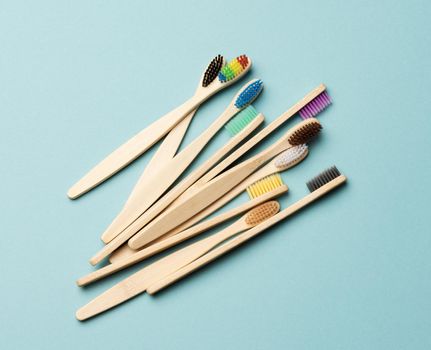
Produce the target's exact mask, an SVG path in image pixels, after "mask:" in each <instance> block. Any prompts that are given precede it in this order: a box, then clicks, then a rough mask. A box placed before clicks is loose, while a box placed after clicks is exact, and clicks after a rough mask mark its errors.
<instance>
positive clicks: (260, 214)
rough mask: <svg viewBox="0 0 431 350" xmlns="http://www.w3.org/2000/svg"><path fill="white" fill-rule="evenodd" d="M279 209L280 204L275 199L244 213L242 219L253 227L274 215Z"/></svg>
mask: <svg viewBox="0 0 431 350" xmlns="http://www.w3.org/2000/svg"><path fill="white" fill-rule="evenodd" d="M279 210H280V204H279V203H278V202H277V201H269V202H265V203H263V204H261V205H259V206H257V207H255V208H253V209H252V210H250V211H249V212H248V213H247V214H246V215H244V216H245V219H244V220H245V223H246V224H247V225H248V226H250V227H253V226H256V225H258V224H260V223H261V222H264V221H265V220H267V219H269V218H270V217H271V216H274V215H275V214H277V213H278V212H279Z"/></svg>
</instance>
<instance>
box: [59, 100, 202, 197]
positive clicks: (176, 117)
mask: <svg viewBox="0 0 431 350" xmlns="http://www.w3.org/2000/svg"><path fill="white" fill-rule="evenodd" d="M200 102H201V99H200V98H198V97H196V95H195V96H193V97H192V98H191V99H189V100H188V101H186V102H185V103H183V104H182V105H181V106H179V107H177V108H176V109H174V110H173V111H171V112H169V113H168V114H166V115H165V116H163V117H161V118H159V119H157V120H156V121H155V122H153V123H152V124H150V125H149V126H148V127H146V128H145V129H144V130H142V131H141V132H140V133H138V134H137V135H135V136H134V137H132V138H131V139H130V140H128V141H127V142H126V143H124V144H123V145H121V146H120V147H119V148H117V149H116V150H115V151H114V152H112V153H111V154H110V155H108V156H107V157H106V158H105V159H103V160H102V161H101V162H100V163H99V164H97V165H96V166H95V167H94V168H93V169H91V170H90V171H89V172H88V173H87V174H86V175H85V176H84V177H82V178H81V179H80V180H79V181H78V182H77V183H75V184H74V185H73V186H72V187H71V188H70V189H69V191H68V193H67V195H68V196H69V198H71V199H75V198H78V197H79V196H81V195H83V194H84V193H86V192H88V191H90V190H91V189H93V188H94V187H96V186H97V185H99V184H101V183H102V182H104V181H105V180H107V179H108V178H110V177H111V176H112V175H114V174H115V173H117V172H118V171H120V170H121V169H123V168H124V167H125V166H127V165H129V164H130V163H131V162H133V161H134V160H135V159H136V158H138V157H139V156H141V155H142V154H143V153H144V152H145V151H146V150H148V149H149V148H150V147H151V146H152V145H154V144H155V143H156V142H157V141H159V140H160V139H161V138H162V137H163V136H165V135H166V134H167V133H168V132H169V130H171V129H172V128H173V127H174V126H175V125H176V124H178V123H179V122H180V121H181V120H182V119H184V118H185V117H186V116H187V115H188V114H189V113H190V112H191V111H192V110H193V109H195V108H196V107H197V106H198V105H199V103H200Z"/></svg>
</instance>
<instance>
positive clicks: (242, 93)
mask: <svg viewBox="0 0 431 350" xmlns="http://www.w3.org/2000/svg"><path fill="white" fill-rule="evenodd" d="M220 74H221V73H220ZM262 89H263V82H262V80H260V79H254V80H252V81H250V82H248V83H246V84H245V85H244V86H243V87H242V88H241V89H240V90H239V91H238V93H237V94H236V95H235V97H234V98H233V99H232V101H231V102H230V103H229V105H228V107H227V108H226V109H225V111H224V112H223V113H222V114H221V115H220V116H219V117H218V118H217V119H216V120H215V121H214V122H213V123H212V124H211V125H210V126H209V127H208V128H207V129H206V130H205V131H204V132H203V133H202V134H201V135H200V136H199V137H198V138H196V139H195V140H194V141H193V142H191V143H190V144H189V145H188V146H187V147H186V148H185V149H184V150H182V151H181V152H179V153H178V154H177V155H176V156H175V157H174V158H173V159H171V160H169V161H167V162H166V163H165V164H164V165H163V166H162V167H161V168H160V169H159V171H158V172H157V173H154V174H152V176H151V178H150V179H148V180H147V181H146V183H145V186H141V187H140V188H138V192H136V193H135V199H134V200H133V202H132V203H131V202H129V204H128V205H127V207H126V208H124V210H122V211H121V212H120V213H119V214H118V216H117V217H116V218H115V219H114V221H113V222H112V223H111V225H110V226H109V227H108V228H107V229H106V231H105V232H104V233H103V235H102V239H103V241H105V242H106V241H107V242H109V241H111V240H112V239H113V238H115V237H116V236H117V235H118V234H120V233H121V232H122V231H123V230H124V229H125V228H126V227H127V226H129V225H130V224H131V223H132V222H133V221H135V220H136V219H137V218H138V217H139V216H140V215H142V214H143V213H144V212H145V211H146V210H147V209H148V208H149V207H150V206H151V205H152V204H153V203H154V202H155V201H156V200H157V199H158V198H159V197H160V196H161V195H162V194H163V193H164V192H165V191H166V190H167V189H168V188H169V186H171V185H172V184H173V183H174V182H175V180H176V179H177V178H178V177H179V176H180V175H181V174H182V173H183V172H184V170H186V169H187V168H188V166H189V165H190V164H191V163H192V161H193V160H194V159H195V158H196V157H197V156H198V154H199V153H200V152H201V150H202V149H203V148H204V147H205V146H206V145H207V144H208V142H209V141H210V140H211V139H212V138H213V137H214V136H215V135H216V134H217V132H218V131H219V130H220V129H221V128H222V127H223V126H224V125H225V124H226V123H227V122H229V121H230V120H231V119H232V118H233V117H234V116H235V115H236V114H238V113H239V112H240V111H241V110H243V109H244V108H246V107H247V106H249V105H250V104H251V103H252V102H253V101H254V100H255V99H256V98H257V97H258V96H259V94H260V92H261V91H262ZM247 116H248V115H247ZM249 122H250V120H249V119H246V120H243V124H244V126H245V125H247V124H249Z"/></svg>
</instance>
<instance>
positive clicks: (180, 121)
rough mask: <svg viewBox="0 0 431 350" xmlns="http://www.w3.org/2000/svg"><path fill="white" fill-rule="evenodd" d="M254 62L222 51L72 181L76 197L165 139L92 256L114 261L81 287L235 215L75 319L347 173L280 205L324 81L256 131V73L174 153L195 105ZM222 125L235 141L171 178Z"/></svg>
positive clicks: (175, 275)
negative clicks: (285, 175)
mask: <svg viewBox="0 0 431 350" xmlns="http://www.w3.org/2000/svg"><path fill="white" fill-rule="evenodd" d="M251 66H252V62H251V59H250V58H249V57H248V56H246V55H241V56H239V57H237V58H235V59H233V60H231V61H230V62H228V63H227V62H226V61H225V59H224V57H223V56H221V55H218V56H216V57H215V58H214V59H213V60H212V61H211V62H210V63H209V65H208V66H207V68H206V69H205V71H204V73H203V74H202V76H201V79H200V81H199V84H198V87H197V89H196V91H195V92H194V94H193V95H192V97H191V98H190V99H189V100H187V101H186V102H184V103H183V104H182V105H180V106H179V107H177V108H175V109H174V110H172V111H171V112H169V113H167V114H166V115H164V116H163V117H161V118H159V119H157V120H156V121H155V122H154V123H152V124H151V125H149V126H147V127H146V128H145V129H144V130H142V131H141V132H140V133H138V134H137V135H135V136H134V137H132V138H131V139H130V140H129V141H127V142H126V143H124V144H123V145H121V146H120V147H119V148H117V149H116V150H115V151H113V152H112V153H111V154H109V155H108V156H107V157H106V158H105V159H103V160H102V161H101V162H100V163H99V164H97V165H96V166H95V167H94V168H93V169H91V170H90V171H89V172H88V173H87V174H86V175H85V176H84V177H82V178H81V179H80V180H79V181H78V182H77V183H76V184H75V185H73V186H72V187H71V188H70V190H69V191H68V196H69V197H70V198H71V199H75V198H78V197H79V196H81V195H83V194H85V193H86V192H88V191H90V190H91V189H93V188H95V187H96V186H98V185H99V184H101V183H102V182H104V181H105V180H107V179H108V178H110V177H111V176H113V175H114V174H115V173H117V172H119V171H120V170H121V169H123V168H124V167H126V166H127V165H128V164H130V163H131V162H133V161H134V160H135V159H137V158H138V157H139V156H141V155H142V154H143V153H145V152H146V151H147V150H148V149H149V148H151V147H152V146H153V145H154V144H155V143H157V142H158V141H159V140H161V139H163V141H162V142H161V144H160V146H159V147H158V149H157V151H156V152H155V154H154V156H153V157H152V159H151V160H150V162H149V163H148V165H147V167H146V168H145V170H144V172H143V174H142V175H141V177H140V178H139V180H138V182H137V184H136V185H135V187H134V188H133V190H132V193H131V194H130V195H129V197H128V199H127V201H126V203H125V204H124V207H123V208H122V210H121V211H120V213H118V215H117V216H116V217H115V218H114V220H113V221H112V222H111V224H110V225H109V226H108V227H107V229H106V230H105V231H104V232H103V233H102V235H101V238H102V241H103V242H104V243H105V245H104V247H103V248H102V249H101V250H100V251H99V252H97V253H96V254H95V255H94V256H93V257H92V258H91V259H90V263H91V264H92V265H96V264H100V263H102V262H105V260H108V259H109V262H108V263H107V264H105V266H103V267H101V268H99V269H97V270H95V271H93V272H92V273H90V274H88V275H86V276H84V277H82V278H80V279H79V280H78V281H77V284H78V285H79V286H85V285H88V284H90V283H93V282H95V281H97V280H100V279H102V278H104V277H106V276H109V275H111V274H113V273H115V272H117V271H120V270H122V269H125V268H127V267H129V266H132V265H134V264H136V263H138V262H140V261H143V260H145V259H146V258H148V257H150V256H153V255H155V254H157V253H160V252H162V251H165V250H166V249H168V248H171V247H174V246H175V245H177V244H179V243H182V242H184V241H186V240H188V239H190V238H192V237H196V236H197V235H199V234H202V233H205V232H206V231H208V230H209V229H212V228H214V227H216V226H217V225H220V224H221V223H223V222H226V221H229V220H230V221H231V224H230V225H229V226H227V227H226V228H224V229H222V230H219V231H218V232H217V233H215V234H212V235H210V236H207V237H205V238H203V239H200V240H198V241H194V243H192V244H189V245H186V246H185V247H183V248H181V249H177V250H175V251H174V252H173V253H171V254H169V255H167V256H164V257H163V258H161V259H159V260H157V261H155V262H154V263H152V264H150V265H147V266H146V267H144V268H143V269H141V270H140V271H138V272H136V273H134V274H132V275H130V276H129V277H128V278H126V279H124V280H123V281H121V282H119V283H118V284H116V285H114V286H113V287H112V288H110V289H108V290H107V291H106V292H104V293H103V294H101V295H99V296H98V297H96V298H95V299H94V300H92V301H90V302H89V303H88V304H86V305H85V306H83V307H82V308H80V309H79V310H78V311H77V312H76V317H77V319H78V320H85V319H88V318H90V317H93V316H95V315H97V314H99V313H101V312H104V311H106V310H108V309H110V308H112V307H114V306H116V305H118V304H120V303H122V302H124V301H126V300H128V299H130V298H132V297H134V296H136V295H138V294H140V293H142V292H147V293H148V294H154V293H157V292H158V291H159V290H161V289H163V288H165V287H167V286H169V285H170V284H172V283H174V282H175V281H177V280H179V279H182V278H183V277H185V276H186V275H188V274H190V273H191V272H193V271H195V270H197V269H199V268H201V267H202V266H205V265H206V264H208V263H210V262H211V261H212V260H214V259H217V258H218V257H220V256H221V255H223V254H225V253H227V252H229V251H231V250H232V249H234V248H236V247H237V246H239V245H241V244H242V243H244V242H246V241H248V240H249V239H251V238H253V237H254V236H256V235H258V234H259V233H261V232H263V231H265V230H266V229H267V228H269V227H271V226H272V225H274V224H275V223H277V222H279V221H281V220H283V219H285V218H287V217H288V216H290V215H292V214H294V213H295V212H297V211H298V210H299V209H301V208H303V207H304V206H306V205H308V204H310V203H311V202H313V201H315V200H316V199H318V198H320V197H321V196H323V195H325V194H326V193H328V192H330V191H332V190H333V189H335V188H336V187H338V186H339V185H341V184H343V183H344V182H345V181H346V177H345V176H344V175H342V174H341V173H340V172H339V170H338V169H337V168H336V167H335V166H334V167H331V168H329V169H326V170H324V171H323V172H322V173H321V174H319V175H317V176H316V177H314V178H313V179H311V180H310V181H308V182H307V187H308V189H309V191H310V193H309V194H308V195H306V196H305V197H303V198H302V199H300V200H299V201H297V202H295V203H293V204H291V205H290V206H288V207H286V208H284V209H280V204H279V202H278V201H277V200H276V198H277V197H279V196H282V195H283V194H285V193H286V192H287V191H288V187H287V185H285V184H284V183H283V180H282V178H281V176H280V173H281V172H283V171H287V170H289V169H290V168H291V167H293V166H295V165H297V164H299V163H300V162H302V161H303V160H304V159H305V158H306V157H307V155H308V152H309V148H308V146H307V144H308V143H309V142H310V141H311V140H312V139H313V138H315V137H317V136H318V135H319V134H320V132H321V130H322V126H321V123H320V122H319V121H318V120H317V119H316V118H315V117H316V116H317V115H318V114H319V113H320V112H322V111H323V110H324V109H325V108H326V107H328V106H329V105H330V104H331V99H330V97H329V95H328V93H327V91H326V87H325V85H323V84H321V85H319V86H317V87H316V88H315V89H314V90H312V91H310V92H309V93H308V94H306V95H305V96H304V97H303V98H302V99H301V100H300V101H298V102H297V103H296V104H295V105H293V106H292V107H290V108H289V109H288V110H287V111H286V112H284V113H283V114H282V115H280V116H279V117H278V118H276V119H275V120H274V121H272V122H271V123H269V124H268V125H267V126H265V127H263V128H261V130H260V131H259V132H257V133H255V131H256V129H257V128H258V127H259V126H260V125H261V124H262V123H263V122H264V116H263V114H262V113H260V112H258V111H257V110H256V109H255V108H254V107H253V106H252V102H253V101H254V100H255V99H256V98H257V97H258V96H259V94H260V93H261V91H262V89H263V82H262V80H260V79H254V80H251V81H249V82H247V83H246V84H245V85H243V86H242V87H241V88H240V89H239V91H238V92H237V93H236V94H235V96H234V97H233V99H232V101H231V102H230V103H229V104H228V106H227V107H226V109H225V110H224V111H223V112H222V113H221V114H220V115H219V116H218V117H217V118H215V119H214V121H213V123H212V124H211V125H210V126H209V127H208V128H206V129H205V131H204V132H203V133H202V134H201V135H200V136H199V137H197V138H196V139H195V140H193V141H192V142H191V143H190V144H189V145H187V146H186V147H185V148H183V149H182V150H181V151H178V149H179V146H180V144H181V141H182V139H183V137H184V135H185V133H186V131H187V128H188V126H189V124H190V122H191V120H192V119H193V117H194V115H195V113H196V112H197V110H198V108H199V106H200V105H201V104H202V103H204V102H205V101H207V100H208V99H209V98H210V97H211V96H213V95H214V94H216V93H217V92H219V91H221V90H223V89H224V88H226V87H228V86H230V85H232V84H234V83H236V82H237V81H239V80H240V79H242V78H243V77H244V76H245V75H246V74H247V73H248V72H249V70H250V68H251ZM296 115H298V116H299V117H300V118H299V119H298V121H299V122H298V123H297V124H296V125H295V126H294V127H293V128H291V129H289V130H286V132H285V134H284V135H283V136H282V137H281V138H279V139H278V140H274V142H273V143H272V144H271V145H270V146H269V147H267V148H266V149H264V150H263V151H261V152H259V153H257V154H256V155H254V156H251V157H249V158H246V159H245V160H243V161H241V162H236V161H237V160H238V159H239V158H240V157H242V156H243V155H244V154H246V153H247V152H248V151H250V150H251V149H252V148H253V147H255V146H256V145H257V144H259V143H260V142H261V141H262V140H263V139H265V138H266V137H268V136H269V135H270V134H271V133H272V132H273V131H275V130H276V129H278V128H280V127H282V126H283V124H284V123H285V122H286V121H287V120H288V119H290V118H292V117H295V116H296ZM223 128H224V129H225V130H226V131H227V133H228V134H229V136H230V138H229V141H228V142H227V143H226V144H225V145H224V146H223V147H221V148H220V149H218V150H217V151H216V152H215V153H214V154H212V155H211V156H210V157H209V158H208V159H205V161H204V162H203V163H202V164H201V165H199V166H198V167H197V168H195V169H193V170H192V171H191V172H190V174H189V175H188V176H186V177H185V178H183V179H182V180H181V181H180V182H178V183H177V184H175V185H174V183H175V182H176V181H177V180H178V178H179V177H180V176H181V175H182V174H183V173H184V171H185V170H186V169H188V168H189V167H190V165H191V163H192V162H193V160H194V159H195V158H196V157H197V156H198V155H199V153H200V152H201V151H202V150H203V149H204V147H205V146H206V145H207V144H208V142H210V141H211V139H212V138H213V137H214V136H215V135H216V134H217V133H218V132H219V131H220V130H222V129H223ZM252 134H254V135H252ZM235 162H236V163H235ZM234 163H235V165H233V164H234ZM243 192H247V193H248V196H249V198H250V200H249V201H248V202H246V203H244V204H241V205H239V206H238V207H235V208H233V209H230V210H227V211H224V212H223V213H222V214H218V215H215V216H214V215H212V216H211V217H210V218H208V217H209V216H210V215H211V214H213V213H214V212H216V211H217V210H218V209H220V208H222V207H223V206H224V205H226V204H227V203H229V202H230V201H231V200H233V199H234V198H235V197H237V196H239V195H240V194H241V193H243Z"/></svg>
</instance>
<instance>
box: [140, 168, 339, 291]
mask: <svg viewBox="0 0 431 350" xmlns="http://www.w3.org/2000/svg"><path fill="white" fill-rule="evenodd" d="M346 180H347V178H346V177H345V176H344V175H342V174H341V173H340V172H339V171H338V169H337V168H336V167H332V168H330V169H328V170H326V171H324V172H322V173H321V174H320V175H318V176H316V177H315V178H314V179H312V180H311V181H309V182H308V183H307V186H308V188H309V190H310V192H311V193H310V194H309V195H307V196H305V197H304V198H302V199H301V200H299V201H297V202H296V203H294V204H292V205H291V206H289V207H288V208H286V209H284V210H282V211H281V212H279V213H278V214H276V215H274V216H273V217H271V218H269V219H268V220H266V221H264V222H262V223H261V224H259V225H257V226H255V227H254V228H251V229H250V230H248V231H245V232H244V233H241V234H239V235H238V236H237V237H235V238H233V239H231V240H230V241H228V242H226V243H224V244H222V245H220V246H219V247H217V248H215V249H213V250H212V251H210V252H209V253H207V254H205V255H203V256H202V257H200V258H198V259H196V260H194V261H193V262H192V263H190V264H188V265H186V266H184V267H182V268H181V269H179V270H176V271H175V272H174V273H172V274H171V275H168V276H165V277H164V278H163V279H160V280H158V281H157V282H155V283H153V284H152V285H151V286H149V287H147V293H148V294H150V295H153V294H155V293H157V292H159V291H160V290H162V289H164V288H166V287H167V286H169V285H170V284H172V283H174V282H176V281H178V280H180V279H182V278H183V277H185V276H187V275H189V274H190V273H192V272H193V271H196V270H198V269H200V268H201V267H203V266H205V265H206V264H208V263H210V262H211V261H213V260H215V259H217V258H219V257H220V256H222V255H224V254H226V253H228V252H229V251H231V250H233V249H235V248H236V247H238V246H240V245H241V244H243V243H245V242H247V241H248V240H250V239H251V238H253V237H255V236H257V235H258V234H259V233H261V232H263V231H265V230H266V229H268V228H269V227H271V226H273V225H274V224H276V223H278V222H280V221H282V220H284V219H286V218H287V217H289V216H291V215H293V214H294V213H296V212H297V211H298V210H300V209H302V208H304V207H305V206H307V205H308V204H310V203H312V202H314V201H315V200H317V199H319V198H320V197H322V196H324V195H326V194H327V193H329V192H331V191H332V190H334V189H335V188H337V187H338V186H340V185H342V184H343V183H344V182H346Z"/></svg>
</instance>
